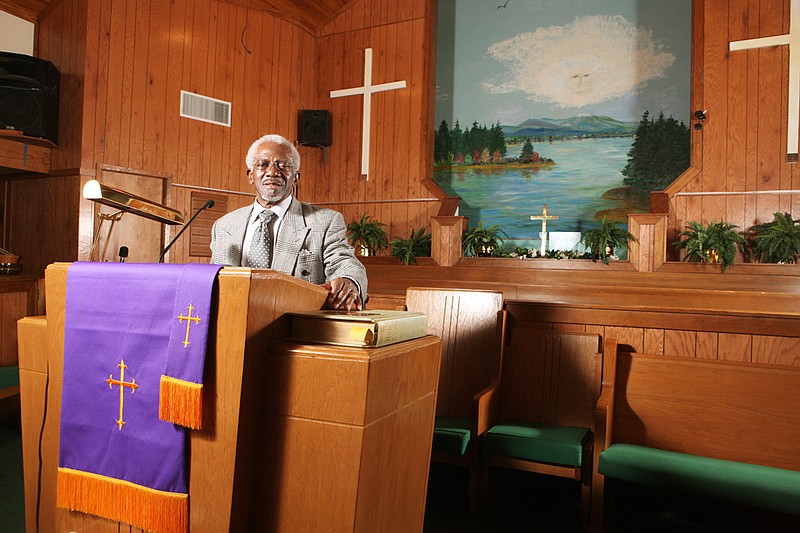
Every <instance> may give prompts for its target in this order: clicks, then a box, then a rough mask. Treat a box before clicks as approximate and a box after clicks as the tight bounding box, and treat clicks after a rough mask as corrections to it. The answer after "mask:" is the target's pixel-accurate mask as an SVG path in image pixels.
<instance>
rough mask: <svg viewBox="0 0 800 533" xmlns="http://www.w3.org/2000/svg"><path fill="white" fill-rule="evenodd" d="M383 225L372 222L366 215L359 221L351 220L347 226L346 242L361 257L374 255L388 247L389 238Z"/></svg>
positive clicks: (375, 221)
mask: <svg viewBox="0 0 800 533" xmlns="http://www.w3.org/2000/svg"><path fill="white" fill-rule="evenodd" d="M384 226H385V224H384V223H382V222H378V221H377V220H372V219H371V218H370V216H369V215H368V214H366V213H364V214H363V215H361V220H358V221H356V220H353V221H352V222H350V223H349V224H348V225H347V240H348V241H350V244H351V245H352V246H353V248H355V250H356V253H357V254H358V255H360V256H362V257H367V256H370V255H375V254H377V253H378V252H380V251H381V250H384V249H385V248H386V247H387V246H389V238H388V235H387V233H386V230H385V229H383V228H384Z"/></svg>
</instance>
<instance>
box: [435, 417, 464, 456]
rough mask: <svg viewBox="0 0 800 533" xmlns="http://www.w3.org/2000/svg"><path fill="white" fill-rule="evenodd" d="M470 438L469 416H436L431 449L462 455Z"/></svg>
mask: <svg viewBox="0 0 800 533" xmlns="http://www.w3.org/2000/svg"><path fill="white" fill-rule="evenodd" d="M471 438H472V431H471V430H470V420H469V418H456V417H449V416H437V417H436V421H435V422H434V426H433V450H434V451H436V452H441V453H447V454H450V455H464V454H465V453H467V446H468V445H469V441H470V439H471Z"/></svg>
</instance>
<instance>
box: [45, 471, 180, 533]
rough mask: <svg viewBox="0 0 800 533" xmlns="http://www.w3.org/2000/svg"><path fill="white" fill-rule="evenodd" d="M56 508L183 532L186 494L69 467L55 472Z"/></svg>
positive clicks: (138, 525) (148, 528) (148, 527)
mask: <svg viewBox="0 0 800 533" xmlns="http://www.w3.org/2000/svg"><path fill="white" fill-rule="evenodd" d="M57 479H58V482H57V485H58V489H57V497H56V505H57V506H58V507H63V508H65V509H70V510H73V511H81V512H83V513H89V514H93V515H97V516H101V517H103V518H108V519H111V520H116V521H119V522H125V523H126V524H131V525H133V526H136V527H139V528H142V529H145V530H148V531H157V532H160V533H161V532H163V533H173V532H174V533H186V531H187V530H188V528H189V495H188V494H180V493H173V492H165V491H161V490H155V489H151V488H148V487H143V486H141V485H136V484H135V483H131V482H129V481H122V480H120V479H114V478H110V477H106V476H101V475H98V474H92V473H89V472H81V471H80V470H73V469H71V468H59V469H58V478H57Z"/></svg>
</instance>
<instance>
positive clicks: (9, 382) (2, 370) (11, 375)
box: [0, 366, 19, 389]
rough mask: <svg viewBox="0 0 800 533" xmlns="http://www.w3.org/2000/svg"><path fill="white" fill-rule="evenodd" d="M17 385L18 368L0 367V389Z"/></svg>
mask: <svg viewBox="0 0 800 533" xmlns="http://www.w3.org/2000/svg"><path fill="white" fill-rule="evenodd" d="M16 385H19V367H18V366H0V389H5V388H6V387H14V386H16Z"/></svg>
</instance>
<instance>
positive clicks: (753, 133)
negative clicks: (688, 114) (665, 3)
mask: <svg viewBox="0 0 800 533" xmlns="http://www.w3.org/2000/svg"><path fill="white" fill-rule="evenodd" d="M694 4H695V7H696V9H695V11H694V13H695V24H696V26H695V33H694V35H695V36H696V37H699V40H700V43H702V44H699V43H698V46H696V47H695V50H694V51H693V58H694V59H693V60H694V62H695V64H694V65H693V79H694V80H702V85H701V86H698V85H697V84H696V83H695V82H693V91H694V93H695V94H694V95H693V102H695V103H696V105H698V106H699V107H700V108H702V109H707V110H708V116H709V119H708V120H707V121H706V122H705V124H704V127H703V130H702V133H701V138H699V139H698V135H697V132H693V139H694V140H695V144H694V146H693V167H695V168H697V169H699V170H700V172H699V173H698V174H697V176H696V177H695V178H694V179H692V180H691V181H689V182H688V183H687V184H686V185H685V186H684V187H683V189H682V191H683V192H696V191H713V192H719V191H735V192H743V191H748V192H756V191H774V190H779V189H780V190H789V189H792V190H794V189H798V188H800V183H798V179H797V178H796V177H795V175H796V174H797V172H796V169H797V165H796V164H788V163H787V162H786V136H787V126H786V124H787V114H788V110H787V97H788V85H787V84H788V50H787V47H786V46H779V47H771V48H762V49H758V50H747V51H737V52H732V53H731V52H728V43H729V42H730V41H732V40H741V39H754V38H758V37H768V36H773V35H780V34H784V33H786V32H788V28H789V8H790V0H731V1H730V2H720V1H712V0H695V1H694ZM700 8H702V13H701V14H702V16H700V17H698V16H696V15H697V14H698V11H697V9H700ZM697 25H700V27H701V28H702V32H701V33H700V34H698V33H697V30H698V27H697ZM698 47H699V48H701V49H702V50H701V52H702V55H698V54H699V51H698V49H697V48H698ZM697 146H702V160H701V161H698V160H697V157H695V155H696V151H695V150H696V148H697ZM722 178H724V182H722V181H720V180H721V179H722ZM798 196H799V195H797V194H790V195H777V194H760V195H746V196H734V195H730V196H703V197H700V198H697V197H676V198H673V201H671V202H670V206H671V208H672V213H671V215H672V216H671V221H670V231H671V234H672V235H674V233H675V232H677V231H680V230H681V229H682V228H683V226H684V225H685V223H686V222H688V221H698V222H708V221H711V220H726V221H728V222H731V223H733V224H736V225H738V226H740V228H742V230H744V229H746V228H748V227H750V226H752V225H754V224H757V223H763V222H768V221H771V220H772V218H773V213H774V212H775V211H778V210H783V211H790V212H792V213H793V215H794V216H795V218H797V217H798V216H800V214H799V213H798V211H800V197H798Z"/></svg>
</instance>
